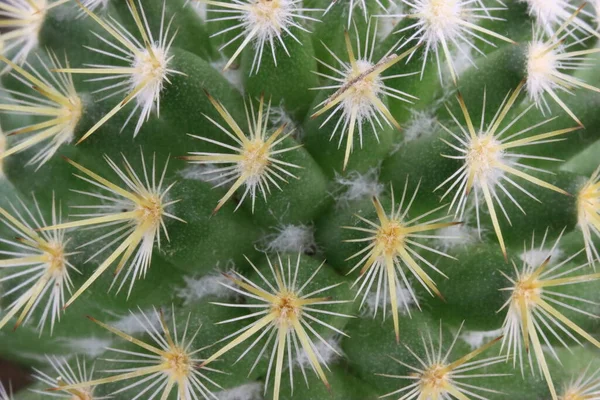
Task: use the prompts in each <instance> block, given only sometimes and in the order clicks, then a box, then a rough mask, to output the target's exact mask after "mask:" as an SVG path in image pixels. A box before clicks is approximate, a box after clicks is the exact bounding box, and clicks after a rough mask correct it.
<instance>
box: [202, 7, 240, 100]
mask: <svg viewBox="0 0 600 400" xmlns="http://www.w3.org/2000/svg"><path fill="white" fill-rule="evenodd" d="M200 4H202V3H200ZM227 61H228V59H227V58H225V57H224V56H223V57H222V58H219V59H218V60H216V61H211V63H210V65H211V66H212V67H213V68H214V69H216V70H218V71H219V72H220V73H221V75H223V76H224V77H225V79H227V81H228V82H229V83H231V84H232V85H233V86H234V87H235V88H236V89H237V90H239V92H240V93H242V94H243V93H244V91H245V90H246V88H245V87H244V75H243V74H242V70H241V68H227V69H224V68H225V65H227Z"/></svg>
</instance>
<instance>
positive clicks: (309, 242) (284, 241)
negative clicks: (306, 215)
mask: <svg viewBox="0 0 600 400" xmlns="http://www.w3.org/2000/svg"><path fill="white" fill-rule="evenodd" d="M275 230H276V232H274V233H271V234H268V235H266V236H265V237H264V238H263V240H262V242H264V243H265V251H266V252H269V253H304V252H308V253H314V252H315V251H316V249H317V243H316V242H315V236H314V227H312V226H309V225H292V224H288V225H281V226H278V227H276V228H275Z"/></svg>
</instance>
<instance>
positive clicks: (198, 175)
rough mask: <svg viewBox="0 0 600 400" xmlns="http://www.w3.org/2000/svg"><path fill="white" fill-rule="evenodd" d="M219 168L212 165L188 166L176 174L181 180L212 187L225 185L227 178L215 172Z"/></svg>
mask: <svg viewBox="0 0 600 400" xmlns="http://www.w3.org/2000/svg"><path fill="white" fill-rule="evenodd" d="M218 168H219V167H218V166H216V165H214V164H190V165H188V166H187V167H185V168H184V169H182V170H180V171H178V172H177V173H178V174H179V176H181V177H182V178H183V179H188V180H193V181H201V182H206V183H210V184H211V185H212V186H213V187H214V186H217V185H219V184H225V182H226V181H227V176H226V175H223V176H219V175H218V174H216V173H215V171H216V170H217V169H218Z"/></svg>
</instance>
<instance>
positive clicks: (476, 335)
mask: <svg viewBox="0 0 600 400" xmlns="http://www.w3.org/2000/svg"><path fill="white" fill-rule="evenodd" d="M503 331H504V330H503V329H502V328H500V329H495V330H493V331H465V332H463V333H462V335H460V338H461V339H462V340H464V341H465V342H466V343H467V344H468V345H469V346H470V347H471V349H472V350H475V349H478V348H479V347H481V346H483V345H484V344H485V343H487V342H489V341H490V340H492V339H496V338H497V337H498V336H500V335H502V333H503Z"/></svg>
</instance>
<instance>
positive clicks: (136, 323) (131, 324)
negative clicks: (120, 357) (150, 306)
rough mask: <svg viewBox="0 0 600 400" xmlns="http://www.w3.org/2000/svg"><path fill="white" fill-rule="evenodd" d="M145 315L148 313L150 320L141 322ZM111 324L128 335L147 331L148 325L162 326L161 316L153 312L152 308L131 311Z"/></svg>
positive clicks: (153, 327)
mask: <svg viewBox="0 0 600 400" xmlns="http://www.w3.org/2000/svg"><path fill="white" fill-rule="evenodd" d="M144 315H148V321H145V323H144V324H141V323H140V321H142V320H144ZM110 325H111V326H113V327H115V328H117V329H118V330H120V331H123V332H125V333H127V334H128V335H137V334H140V333H143V332H145V331H146V327H147V326H149V327H150V328H152V329H158V328H160V318H159V317H158V315H157V314H155V313H153V312H152V310H148V311H139V312H136V313H134V312H133V311H131V312H130V313H129V314H127V315H125V316H123V317H121V318H120V319H118V320H116V321H114V322H112V323H111V324H110Z"/></svg>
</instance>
